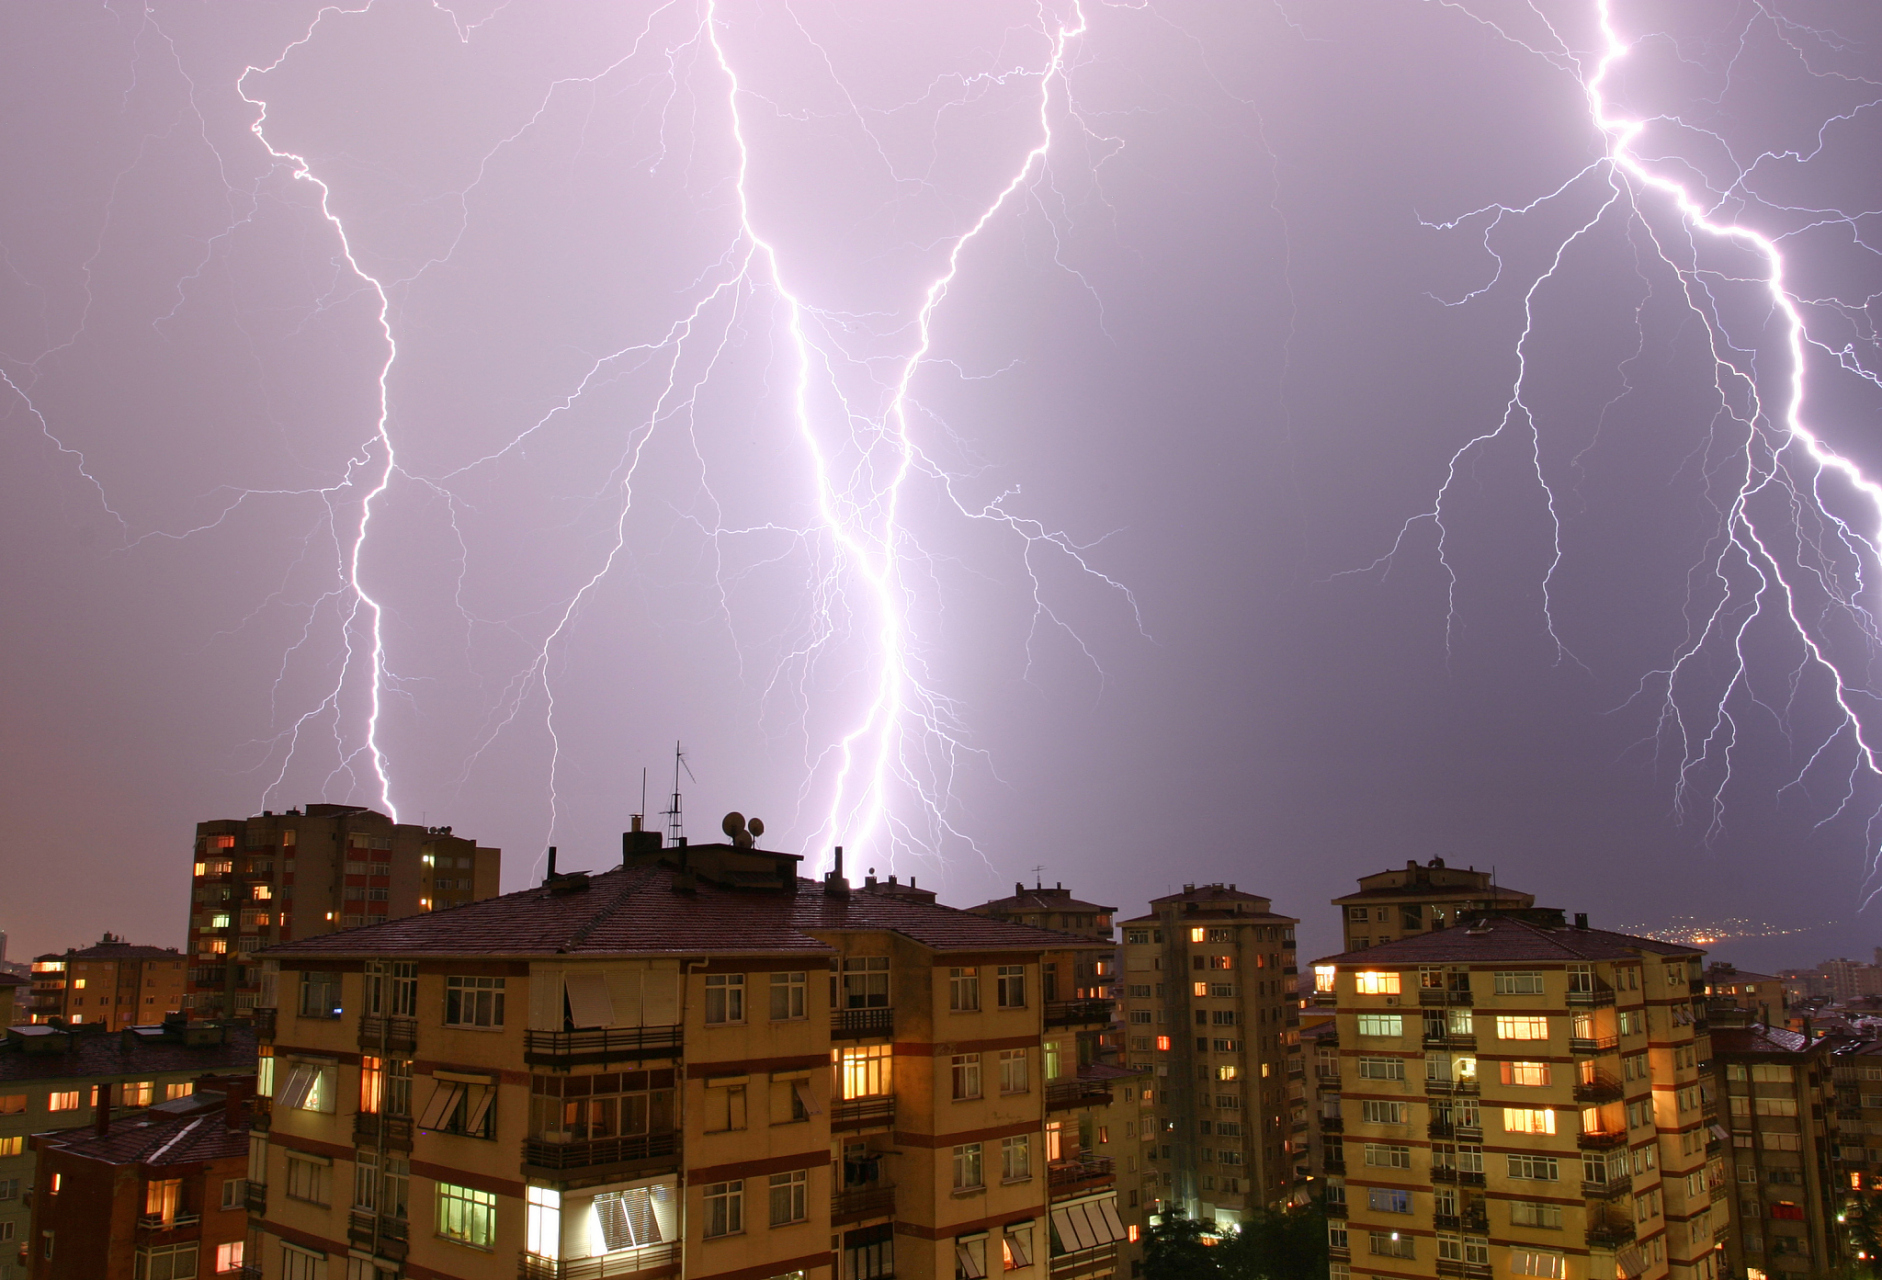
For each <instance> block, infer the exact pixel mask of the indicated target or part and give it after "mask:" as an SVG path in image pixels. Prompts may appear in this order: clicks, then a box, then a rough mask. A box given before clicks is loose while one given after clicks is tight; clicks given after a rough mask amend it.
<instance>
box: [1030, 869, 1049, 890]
mask: <svg viewBox="0 0 1882 1280" xmlns="http://www.w3.org/2000/svg"><path fill="white" fill-rule="evenodd" d="M1044 871H1045V866H1044V864H1041V865H1039V866H1036V867H1034V868H1033V869H1032V887H1033V888H1035V889H1043V888H1045V887H1046V882H1045V881H1044V880H1043V879H1041V875H1042V873H1043V872H1044Z"/></svg>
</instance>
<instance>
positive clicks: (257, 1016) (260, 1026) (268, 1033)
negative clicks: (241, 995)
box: [249, 1008, 275, 1040]
mask: <svg viewBox="0 0 1882 1280" xmlns="http://www.w3.org/2000/svg"><path fill="white" fill-rule="evenodd" d="M249 1018H250V1021H251V1022H252V1023H253V1024H254V1027H255V1034H256V1035H257V1036H259V1037H260V1038H261V1039H263V1040H272V1039H274V1023H275V1011H274V1010H273V1009H262V1008H255V1009H250V1010H249Z"/></svg>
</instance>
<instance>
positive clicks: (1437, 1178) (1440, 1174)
mask: <svg viewBox="0 0 1882 1280" xmlns="http://www.w3.org/2000/svg"><path fill="white" fill-rule="evenodd" d="M1431 1180H1432V1181H1433V1182H1456V1181H1457V1170H1455V1169H1445V1168H1439V1167H1438V1166H1436V1165H1433V1166H1432V1167H1431Z"/></svg>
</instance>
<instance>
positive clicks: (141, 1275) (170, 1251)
mask: <svg viewBox="0 0 1882 1280" xmlns="http://www.w3.org/2000/svg"><path fill="white" fill-rule="evenodd" d="M136 1268H137V1272H136V1273H137V1280H194V1277H195V1275H196V1241H194V1240H191V1241H189V1242H187V1243H185V1244H155V1245H151V1246H150V1247H149V1248H147V1249H139V1250H138V1251H137V1258H136Z"/></svg>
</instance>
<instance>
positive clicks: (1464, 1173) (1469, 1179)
mask: <svg viewBox="0 0 1882 1280" xmlns="http://www.w3.org/2000/svg"><path fill="white" fill-rule="evenodd" d="M1457 1185H1458V1186H1460V1187H1481V1186H1483V1185H1484V1176H1483V1174H1481V1173H1478V1172H1474V1171H1472V1170H1470V1169H1459V1170H1458V1171H1457Z"/></svg>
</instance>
